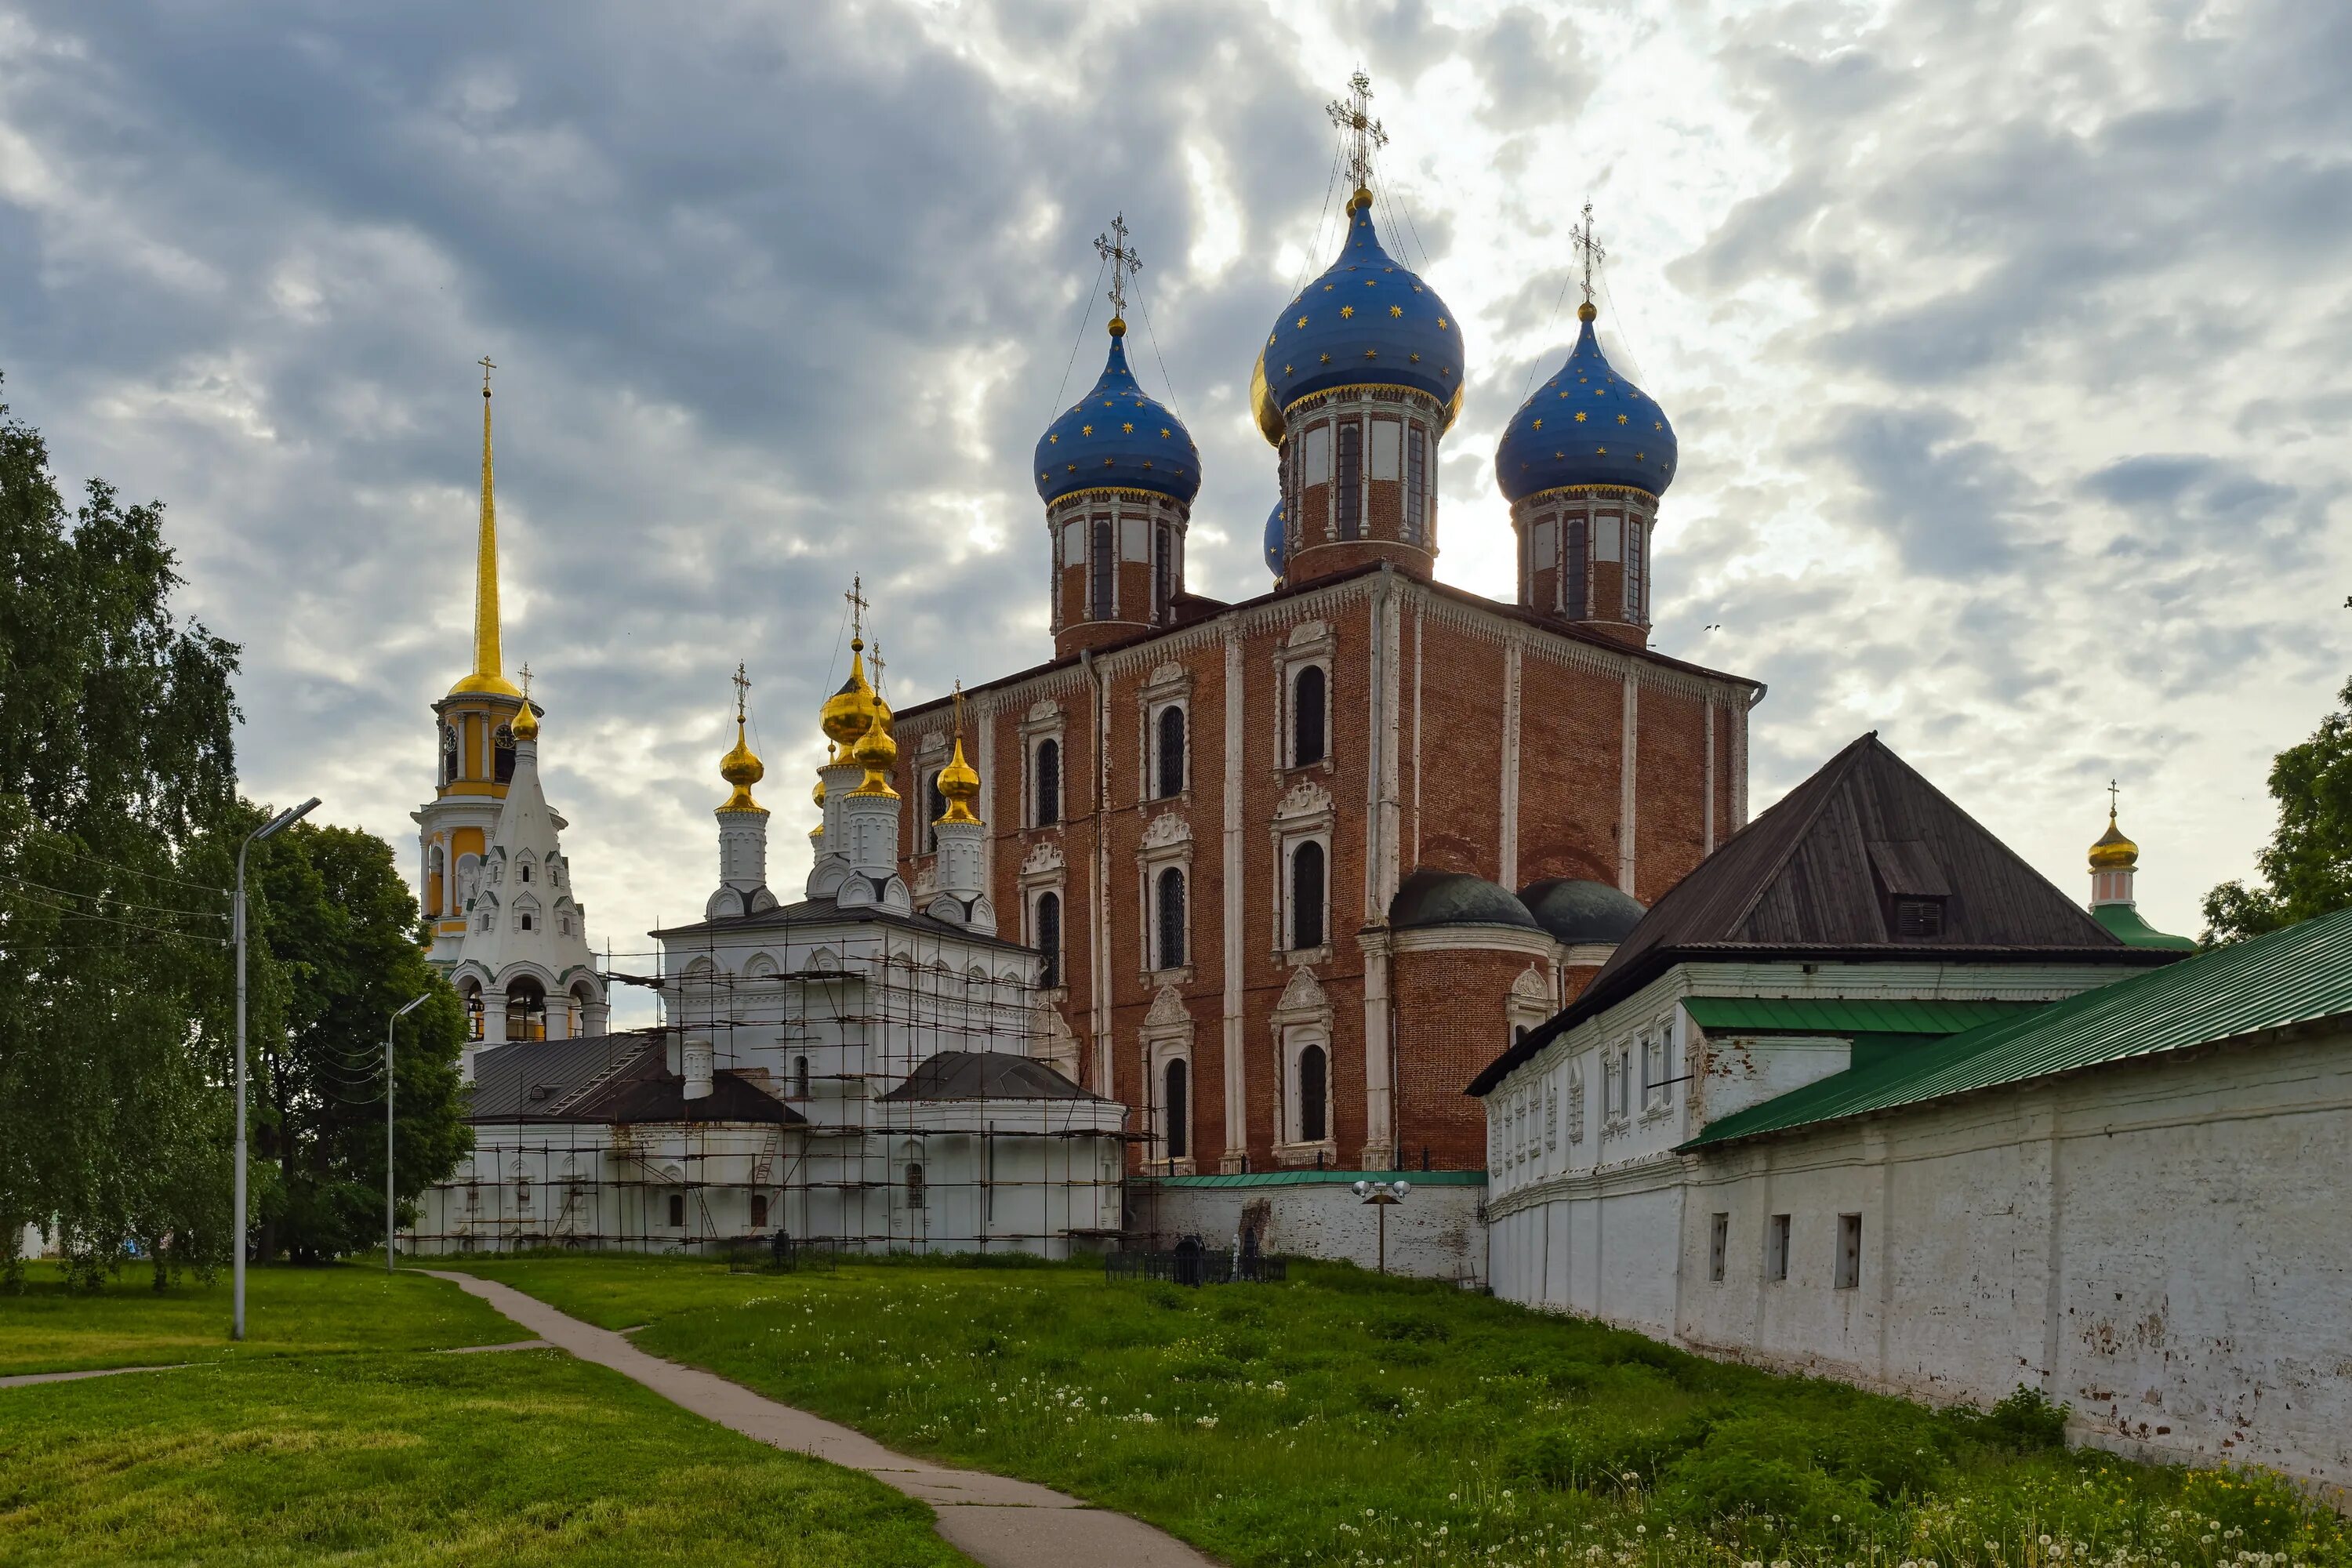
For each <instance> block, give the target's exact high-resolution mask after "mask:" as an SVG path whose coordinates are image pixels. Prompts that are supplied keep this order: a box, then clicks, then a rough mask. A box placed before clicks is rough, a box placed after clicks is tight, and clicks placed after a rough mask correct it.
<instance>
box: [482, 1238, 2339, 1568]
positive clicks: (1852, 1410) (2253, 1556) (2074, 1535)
mask: <svg viewBox="0 0 2352 1568" xmlns="http://www.w3.org/2000/svg"><path fill="white" fill-rule="evenodd" d="M453 1266H457V1267H465V1268H471V1269H472V1270H473V1271H474V1272H476V1273H478V1274H480V1275H482V1276H484V1277H485V1278H488V1279H500V1280H504V1281H505V1282H507V1283H509V1284H511V1285H515V1286H517V1287H519V1288H520V1289H525V1290H528V1291H530V1293H532V1294H533V1295H536V1296H539V1297H541V1299H542V1300H547V1301H550V1302H551V1303H553V1304H554V1305H556V1306H559V1307H562V1308H563V1309H564V1310H568V1311H571V1312H572V1313H574V1314H576V1315H577V1316H580V1317H582V1318H584V1319H587V1320H588V1321H593V1322H596V1323H600V1324H603V1325H604V1326H606V1327H611V1328H622V1327H627V1326H630V1325H632V1324H637V1323H646V1324H650V1325H651V1326H650V1327H649V1328H647V1329H646V1331H644V1332H642V1333H640V1334H638V1335H636V1336H635V1340H636V1342H637V1343H638V1344H640V1345H642V1346H643V1347H644V1348H646V1350H648V1351H651V1352H655V1353H656V1354H659V1355H666V1356H669V1357H672V1358H675V1359H677V1360H680V1361H686V1362H691V1363H696V1364H698V1365H701V1366H705V1367H708V1368H709V1369H710V1370H712V1371H715V1372H718V1373H721V1374H723V1375H726V1376H729V1377H731V1378H734V1379H736V1380H738V1381H739V1382H741V1383H744V1384H748V1385H750V1386H751V1387H753V1388H756V1389H759V1390H761V1392H764V1393H767V1394H772V1395H774V1396H775V1397H778V1398H781V1399H785V1400H789V1401H790V1402H792V1403H793V1404H796V1405H802V1406H803V1407H804V1408H807V1409H811V1410H814V1411H817V1412H819V1413H821V1414H824V1415H829V1416H831V1417H833V1418H835V1419H836V1420H839V1421H842V1422H844V1423H845V1424H848V1425H851V1426H857V1427H859V1428H861V1429H863V1430H865V1431H866V1432H868V1433H871V1434H872V1435H874V1436H877V1437H878V1438H880V1439H882V1440H883V1441H884V1442H887V1443H888V1444H890V1445H892V1446H893V1447H898V1448H900V1449H903V1450H905V1451H908V1452H913V1453H920V1454H925V1455H929V1456H933V1457H937V1458H943V1459H950V1460H953V1461H955V1462H958V1463H961V1464H967V1465H971V1466H974V1467H977V1468H984V1469H992V1470H996V1471H1000V1472H1003V1473H1004V1474H1009V1475H1016V1476H1021V1477H1024V1478H1027V1479H1033V1480H1037V1481H1042V1482H1045V1483H1047V1484H1049V1485H1053V1486H1057V1487H1061V1488H1063V1489H1066V1490H1069V1491H1071V1492H1074V1493H1076V1494H1077V1495H1079V1496H1082V1497H1085V1498H1087V1499H1089V1500H1093V1501H1095V1502H1097V1503H1100V1504H1102V1505H1104V1506H1107V1507H1110V1508H1116V1509H1120V1510H1126V1511H1129V1512H1131V1513H1135V1514H1138V1515H1139V1516H1141V1517H1143V1518H1145V1519H1148V1520H1150V1521H1153V1522H1155V1523H1157V1524H1160V1525H1161V1526H1163V1527H1165V1528H1167V1529H1169V1530H1171V1531H1174V1532H1175V1533H1177V1534H1179V1535H1181V1536H1183V1537H1185V1538H1187V1539H1189V1540H1191V1541H1192V1542H1195V1543H1197V1544H1199V1545H1201V1546H1202V1547H1203V1548H1205V1549H1207V1550H1209V1551H1211V1552H1215V1553H1217V1554H1219V1555H1221V1556H1223V1557H1225V1558H1227V1559H1228V1560H1229V1561H1232V1562H1234V1563H1250V1564H1274V1563H1285V1564H1294V1563H1329V1564H1359V1563H1361V1564H1378V1563H1385V1564H1398V1565H1402V1564H1439V1563H1482V1564H1489V1565H1493V1564H1501V1563H1577V1564H1580V1565H1581V1568H1660V1565H1663V1564H1667V1563H1710V1564H1720V1565H1723V1568H1738V1565H1740V1564H1747V1565H1748V1568H1763V1565H1764V1564H1767V1563H1769V1564H1773V1565H1774V1568H1780V1565H1781V1564H1784V1563H1787V1564H1807V1565H1816V1564H1818V1565H1822V1568H1847V1565H1856V1564H1881V1565H1884V1568H1897V1565H1898V1564H1902V1565H1906V1568H1908V1565H1909V1564H1916V1563H1929V1562H1933V1563H1953V1564H1967V1565H1970V1568H2065V1565H2067V1564H2071V1563H2074V1561H2076V1560H2080V1561H2082V1563H2084V1568H2284V1565H2285V1564H2288V1563H2298V1564H2300V1563H2310V1564H2314V1565H2330V1568H2332V1565H2337V1564H2352V1542H2348V1541H2347V1534H2346V1530H2345V1525H2344V1522H2343V1521H2340V1520H2338V1519H2337V1518H2336V1516H2335V1515H2333V1514H2329V1513H2326V1512H2324V1511H2320V1510H2314V1509H2312V1508H2310V1507H2308V1506H2306V1505H2305V1504H2304V1503H2303V1502H2302V1501H2301V1500H2299V1499H2298V1498H2297V1497H2296V1496H2295V1495H2294V1493H2293V1492H2292V1491H2291V1490H2290V1489H2287V1488H2286V1487H2284V1485H2281V1484H2277V1483H2272V1482H2267V1481H2261V1480H2252V1479H2247V1478H2244V1477H2241V1476H2237V1475H2232V1474H2228V1473H2224V1472H2217V1471H2188V1470H2181V1469H2173V1468H2158V1467H2147V1466H2140V1465H2133V1464H2128V1463H2126V1462H2123V1461H2121V1460H2117V1459H2115V1458H2110V1457H2107V1456H2105V1455H2101V1454H2095V1453H2068V1452H2066V1451H2065V1450H2063V1448H2060V1447H2053V1446H2052V1443H2051V1438H2050V1435H2049V1431H2048V1427H2049V1425H2050V1417H2049V1415H2048V1413H2047V1412H2046V1411H2042V1412H2037V1411H2036V1410H2034V1409H2033V1408H2032V1407H2031V1406H2030V1405H2021V1406H2018V1407H2016V1408H2012V1409H2010V1410H2008V1411H2006V1412H2005V1413H2003V1414H2002V1415H2000V1417H1999V1418H1994V1419H1988V1418H1984V1417H1979V1416H1976V1415H1970V1414H1968V1413H1944V1414H1937V1413H1934V1412H1930V1411H1928V1410H1927V1409H1925V1408H1923V1407H1921V1406H1918V1405H1911V1404H1908V1403H1906V1402H1905V1401H1901V1400H1895V1399H1888V1398H1883V1397H1880V1396H1876V1395H1872V1394H1862V1393H1859V1392H1857V1391H1854V1390H1852V1389H1848V1388H1845V1387H1843V1386H1841V1385H1838V1384H1826V1383H1819V1382H1812V1381H1807V1380H1803V1379H1796V1378H1780V1377H1773V1376H1769V1375H1768V1374H1765V1373H1759V1372H1755V1371H1752V1370H1749V1369H1747V1368H1741V1367H1732V1366H1725V1365H1722V1364H1720V1363H1715V1362H1710V1361H1706V1360H1704V1359H1702V1358H1698V1357H1695V1356H1690V1355H1686V1354H1684V1353H1682V1352H1678V1351H1675V1350H1672V1349H1669V1348H1667V1347H1665V1346H1663V1345H1660V1344H1658V1343H1656V1342H1653V1341H1649V1340H1646V1339H1643V1338H1641V1337H1640V1336H1638V1335H1634V1334H1630V1333H1625V1332H1622V1331H1615V1330H1611V1329H1606V1328H1602V1327H1599V1326H1597V1325H1594V1324H1591V1323H1589V1322H1583V1321H1576V1320H1570V1319H1561V1318H1554V1317H1548V1316H1545V1315H1542V1314H1538V1313H1534V1312H1529V1311H1527V1310H1523V1309H1520V1308H1517V1307H1513V1306H1510V1305H1507V1304H1506V1303H1503V1302H1498V1301H1496V1300H1492V1299H1490V1298H1485V1297H1476V1296H1467V1295H1464V1294H1461V1293H1459V1292H1456V1291H1454V1290H1452V1289H1444V1288H1439V1287H1434V1286H1430V1285H1426V1284H1422V1283H1417V1282H1412V1281H1402V1280H1383V1279H1378V1278H1377V1277H1374V1276H1370V1275H1366V1274H1363V1273H1361V1272H1360V1271H1358V1270H1355V1269H1351V1268H1343V1267H1323V1266H1307V1267H1304V1268H1294V1270H1293V1274H1294V1279H1293V1282H1292V1283H1291V1284H1289V1285H1287V1286H1280V1287H1252V1286H1237V1287H1234V1286H1229V1287H1222V1288H1212V1289H1197V1290H1185V1289H1177V1288H1175V1287H1172V1286H1166V1285H1154V1284H1146V1283H1126V1282H1121V1283H1118V1284H1110V1283H1107V1282H1106V1281H1105V1280H1104V1279H1103V1277H1102V1274H1101V1272H1100V1270H1099V1268H1084V1267H1067V1268H1065V1267H1034V1268H1018V1267H995V1268H974V1267H959V1266H956V1265H953V1264H946V1263H921V1262H911V1261H910V1262H876V1263H857V1264H847V1265H845V1266H844V1267H843V1268H841V1269H840V1271H839V1272H838V1273H835V1274H804V1275H790V1276H755V1275H734V1276H730V1275H729V1274H728V1273H727V1272H726V1271H725V1268H724V1267H723V1266H719V1265H713V1264H709V1263H707V1262H702V1261H698V1260H691V1259H674V1258H634V1257H600V1258H515V1259H482V1260H477V1259H467V1260H465V1261H464V1262H463V1263H462V1264H457V1265H453ZM2258 1554H2270V1555H2258Z"/></svg>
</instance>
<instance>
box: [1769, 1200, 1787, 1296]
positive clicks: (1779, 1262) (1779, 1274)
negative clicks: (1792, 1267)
mask: <svg viewBox="0 0 2352 1568" xmlns="http://www.w3.org/2000/svg"><path fill="white" fill-rule="evenodd" d="M1788 1277H1789V1216H1788V1215H1784V1214H1776V1215H1773V1216H1772V1217H1771V1219H1770V1220H1769V1221H1768V1222H1766V1224H1765V1226H1764V1278H1765V1279H1769V1280H1771V1281H1773V1282H1775V1283H1778V1282H1780V1281H1781V1280H1784V1279H1788Z"/></svg>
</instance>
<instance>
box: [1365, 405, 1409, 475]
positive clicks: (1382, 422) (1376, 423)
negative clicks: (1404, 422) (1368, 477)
mask: <svg viewBox="0 0 2352 1568" xmlns="http://www.w3.org/2000/svg"><path fill="white" fill-rule="evenodd" d="M1403 434H1404V427H1403V426H1401V425H1399V424H1398V423H1397V422H1396V421H1395V420H1393V419H1375V420H1373V421H1372V478H1374V479H1395V478H1396V477H1397V458H1398V454H1399V450H1400V442H1399V439H1398V438H1399V437H1401V436H1402V435H1403Z"/></svg>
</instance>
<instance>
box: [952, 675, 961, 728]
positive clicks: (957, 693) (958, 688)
mask: <svg viewBox="0 0 2352 1568" xmlns="http://www.w3.org/2000/svg"><path fill="white" fill-rule="evenodd" d="M953 697H954V701H955V738H956V739H957V740H959V741H961V740H962V739H963V682H962V681H961V680H959V681H957V682H956V683H955V691H954V693H953Z"/></svg>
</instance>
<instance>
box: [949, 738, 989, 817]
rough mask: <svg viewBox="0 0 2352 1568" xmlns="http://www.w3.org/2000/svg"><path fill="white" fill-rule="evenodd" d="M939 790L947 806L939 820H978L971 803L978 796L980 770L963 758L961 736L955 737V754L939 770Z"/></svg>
mask: <svg viewBox="0 0 2352 1568" xmlns="http://www.w3.org/2000/svg"><path fill="white" fill-rule="evenodd" d="M939 790H940V798H941V799H943V800H945V801H946V802H947V803H948V808H947V810H945V811H944V812H941V813H940V821H941V822H978V821H979V820H980V818H979V817H978V816H974V815H973V813H972V809H971V803H972V802H973V801H975V800H978V799H979V798H980V771H979V770H978V769H977V768H974V767H973V766H972V765H971V763H968V762H965V761H964V760H963V737H962V736H961V735H958V736H957V737H956V738H955V755H954V756H952V757H950V758H949V759H948V765H947V766H946V767H943V768H941V769H940V777H939Z"/></svg>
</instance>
